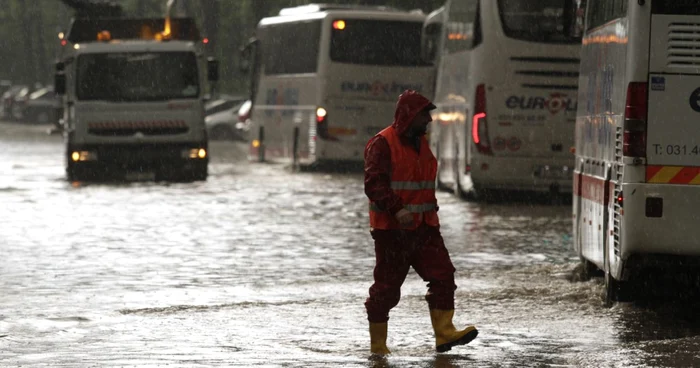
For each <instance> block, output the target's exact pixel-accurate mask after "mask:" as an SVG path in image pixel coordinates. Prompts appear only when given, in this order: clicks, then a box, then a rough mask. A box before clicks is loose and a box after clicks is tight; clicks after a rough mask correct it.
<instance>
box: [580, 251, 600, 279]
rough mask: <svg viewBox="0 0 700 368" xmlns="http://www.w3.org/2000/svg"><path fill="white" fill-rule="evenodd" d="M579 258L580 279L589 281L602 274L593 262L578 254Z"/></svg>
mask: <svg viewBox="0 0 700 368" xmlns="http://www.w3.org/2000/svg"><path fill="white" fill-rule="evenodd" d="M579 259H580V260H581V281H590V280H591V279H592V278H593V277H595V276H602V275H603V274H602V273H601V272H600V270H599V269H598V266H596V265H595V264H594V263H593V262H591V261H589V260H587V259H585V258H583V256H579Z"/></svg>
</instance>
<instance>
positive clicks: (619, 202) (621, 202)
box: [615, 192, 625, 208]
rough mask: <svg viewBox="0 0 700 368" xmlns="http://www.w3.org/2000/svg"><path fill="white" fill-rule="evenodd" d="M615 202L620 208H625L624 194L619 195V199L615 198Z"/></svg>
mask: <svg viewBox="0 0 700 368" xmlns="http://www.w3.org/2000/svg"><path fill="white" fill-rule="evenodd" d="M615 202H617V204H618V205H620V208H622V207H624V206H623V204H624V203H625V197H624V196H623V194H622V192H620V194H618V195H617V198H615Z"/></svg>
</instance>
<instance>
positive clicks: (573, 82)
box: [422, 0, 581, 199]
mask: <svg viewBox="0 0 700 368" xmlns="http://www.w3.org/2000/svg"><path fill="white" fill-rule="evenodd" d="M574 13H575V10H574V0H542V1H531V0H459V1H458V0H454V1H452V0H449V1H447V3H446V4H445V5H444V6H443V7H442V8H440V9H438V10H436V11H434V12H433V13H431V14H429V15H428V16H427V17H426V22H425V25H424V31H423V41H422V43H423V47H422V49H423V58H424V60H426V61H427V62H430V63H434V64H436V65H437V78H436V80H437V82H436V88H435V105H436V106H437V109H436V110H434V111H433V113H434V116H433V123H432V125H431V127H430V144H431V149H432V150H433V152H434V153H435V155H436V157H437V159H438V162H439V170H438V178H437V185H438V186H439V187H441V188H451V189H452V190H454V192H455V193H456V194H458V195H465V194H470V195H474V196H475V197H477V198H482V199H483V198H489V197H491V196H493V195H495V194H497V193H499V192H501V191H527V192H533V191H534V192H544V193H549V192H557V193H559V192H561V193H566V194H567V195H570V193H571V186H572V177H573V164H574V155H573V154H572V152H571V151H572V149H573V145H574V125H575V118H576V116H575V115H576V107H577V102H576V101H577V100H576V97H577V96H576V95H577V88H578V69H579V62H580V59H579V53H580V51H581V38H580V36H576V35H575V34H574V33H573V30H575V28H576V25H575V17H574V15H575V14H574Z"/></svg>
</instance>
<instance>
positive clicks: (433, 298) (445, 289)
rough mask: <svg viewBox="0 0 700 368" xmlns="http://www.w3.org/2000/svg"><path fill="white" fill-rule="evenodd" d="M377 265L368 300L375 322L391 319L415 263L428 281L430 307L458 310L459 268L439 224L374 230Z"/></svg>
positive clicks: (420, 273)
mask: <svg viewBox="0 0 700 368" xmlns="http://www.w3.org/2000/svg"><path fill="white" fill-rule="evenodd" d="M371 234H372V238H373V239H374V252H375V255H376V261H377V263H376V265H375V267H374V284H373V285H372V287H370V288H369V298H367V301H366V302H365V308H367V319H368V320H369V321H370V322H372V323H382V322H386V321H388V320H389V311H390V310H391V308H393V307H395V306H396V305H397V304H398V303H399V299H401V285H402V284H403V282H404V280H405V279H406V275H408V270H409V268H410V267H411V266H412V267H413V269H414V270H416V272H417V273H418V275H419V276H420V277H421V278H422V279H423V280H424V281H426V282H427V283H428V294H427V295H426V297H425V298H426V300H427V301H428V307H429V308H430V309H443V310H450V309H454V292H455V289H457V286H456V285H455V281H454V272H455V268H454V266H453V265H452V261H451V260H450V254H449V252H448V251H447V248H445V243H444V241H443V239H442V235H441V234H440V229H439V228H438V227H432V226H428V225H426V224H425V223H424V224H422V225H421V226H419V227H418V228H417V229H416V230H412V231H407V230H404V231H401V230H374V231H372V232H371Z"/></svg>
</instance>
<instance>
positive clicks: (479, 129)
mask: <svg viewBox="0 0 700 368" xmlns="http://www.w3.org/2000/svg"><path fill="white" fill-rule="evenodd" d="M474 102H475V103H474V116H473V118H472V140H473V141H474V145H475V146H476V149H477V151H478V152H479V153H482V154H485V155H492V154H493V152H492V151H491V145H490V144H489V134H488V126H487V124H486V86H485V85H483V84H480V85H478V86H477V87H476V99H475V101H474Z"/></svg>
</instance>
